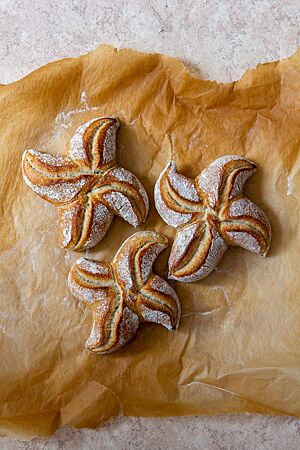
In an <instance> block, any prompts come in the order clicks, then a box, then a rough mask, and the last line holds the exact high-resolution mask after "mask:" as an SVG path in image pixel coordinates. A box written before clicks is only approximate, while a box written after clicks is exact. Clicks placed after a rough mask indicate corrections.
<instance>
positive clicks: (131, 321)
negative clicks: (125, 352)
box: [115, 306, 139, 350]
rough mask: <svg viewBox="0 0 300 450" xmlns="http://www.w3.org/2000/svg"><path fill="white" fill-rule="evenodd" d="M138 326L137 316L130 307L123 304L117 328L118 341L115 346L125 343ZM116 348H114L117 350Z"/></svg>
mask: <svg viewBox="0 0 300 450" xmlns="http://www.w3.org/2000/svg"><path fill="white" fill-rule="evenodd" d="M138 326H139V318H138V316H137V314H136V313H135V312H134V311H132V310H131V309H130V308H128V307H127V306H125V308H124V311H123V317H122V321H121V323H120V328H119V341H118V344H117V348H119V347H122V346H123V345H125V344H127V342H128V341H129V340H130V339H131V338H132V337H133V336H134V335H135V333H136V331H137V329H138ZM117 348H116V349H115V350H117Z"/></svg>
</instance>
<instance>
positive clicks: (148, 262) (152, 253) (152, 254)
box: [141, 243, 166, 283]
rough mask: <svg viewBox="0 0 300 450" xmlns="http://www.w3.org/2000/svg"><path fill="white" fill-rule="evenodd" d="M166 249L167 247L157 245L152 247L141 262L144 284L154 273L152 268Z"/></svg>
mask: <svg viewBox="0 0 300 450" xmlns="http://www.w3.org/2000/svg"><path fill="white" fill-rule="evenodd" d="M165 248H166V246H165V245H163V244H160V243H156V244H155V245H152V246H151V247H150V248H149V249H148V251H147V252H145V253H144V255H143V257H142V260H141V275H142V281H143V283H145V282H146V281H147V279H148V277H149V275H150V273H151V272H152V266H153V263H154V261H155V259H156V258H157V256H158V255H159V254H160V252H161V251H162V250H164V249H165Z"/></svg>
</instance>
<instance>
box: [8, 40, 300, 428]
mask: <svg viewBox="0 0 300 450" xmlns="http://www.w3.org/2000/svg"><path fill="white" fill-rule="evenodd" d="M101 115H116V116H118V117H119V118H120V119H121V121H122V126H121V129H120V133H119V138H118V148H119V150H118V161H119V163H120V164H121V165H122V166H124V167H125V168H127V169H129V170H131V171H133V172H134V173H135V174H136V175H137V176H138V177H139V178H140V179H141V180H142V182H143V183H144V185H145V187H146V189H147V191H148V193H149V196H150V201H151V209H150V214H149V217H148V220H147V222H146V224H145V225H144V227H142V228H144V229H150V230H157V231H159V232H162V233H165V234H166V235H167V236H168V237H169V238H170V239H171V240H172V238H173V237H174V235H175V230H174V229H173V228H171V227H169V226H167V225H166V224H164V222H163V221H162V220H161V218H160V217H159V216H158V214H157V213H156V211H155V208H154V205H153V187H154V183H155V180H156V179H157V177H158V175H159V173H160V172H161V170H162V169H163V168H164V166H165V164H166V163H167V161H168V160H169V158H170V157H171V155H172V156H173V158H175V160H176V161H177V164H178V168H179V170H180V171H181V172H182V173H184V174H185V175H188V176H191V177H194V176H196V175H197V174H198V173H199V172H200V170H202V169H203V168H204V167H206V166H207V165H208V164H209V163H210V162H211V161H213V160H214V159H215V158H216V157H219V156H221V155H224V154H228V153H236V154H239V155H246V156H247V157H248V158H250V159H252V160H253V161H255V162H256V163H257V164H258V167H259V170H258V172H257V174H255V175H254V176H253V177H252V178H251V179H250V180H249V181H248V182H247V186H246V190H245V191H246V194H247V195H248V196H249V197H250V198H251V199H252V200H253V201H255V202H256V203H257V204H258V205H260V206H261V207H262V208H263V209H264V210H265V211H266V213H267V214H268V216H269V218H270V221H271V224H272V230H273V242H272V246H271V250H270V253H269V256H268V257H267V258H266V259H264V258H261V257H259V256H257V255H254V254H251V253H250V252H247V251H245V250H242V249H238V248H230V249H229V250H228V251H227V252H226V254H225V256H224V258H223V259H222V262H221V263H220V264H219V266H218V268H217V270H216V271H215V273H213V274H212V275H211V276H209V277H208V278H206V279H204V280H203V281H200V282H198V283H194V284H182V283H173V285H174V287H175V289H176V290H177V292H178V295H179V297H180V299H181V302H182V308H183V315H182V319H181V324H180V327H179V330H178V331H177V332H175V333H170V332H168V331H166V330H165V329H163V328H162V327H159V326H157V325H142V326H141V327H140V328H139V330H138V333H137V335H136V337H135V338H134V339H133V340H132V341H131V342H130V343H129V344H128V345H127V346H126V347H125V348H124V349H122V350H121V351H118V352H117V353H115V354H111V355H107V356H96V355H92V354H90V353H89V352H87V351H86V350H85V349H84V342H85V340H86V338H87V337H88V335H89V330H90V325H91V317H90V313H89V311H88V310H87V309H85V308H83V307H81V306H80V305H79V304H78V302H77V301H76V300H75V299H74V298H73V297H72V295H71V294H70V292H69V291H68V288H67V284H66V279H67V275H68V271H69V268H70V267H71V265H72V263H73V262H74V261H75V259H76V258H78V257H79V256H81V254H78V253H67V252H66V251H64V250H61V249H60V248H59V247H58V245H57V243H56V233H57V223H56V213H57V210H56V207H55V206H52V205H50V204H47V203H46V202H45V201H43V200H42V199H40V198H39V197H38V196H36V195H35V194H33V192H32V191H30V189H28V187H27V186H26V185H25V183H24V182H23V180H22V176H21V164H20V163H21V155H22V152H23V150H24V149H25V148H38V149H40V150H44V151H48V152H52V153H63V152H64V149H65V148H66V145H67V143H68V140H69V139H70V137H71V135H72V133H73V132H74V130H75V128H76V127H77V126H78V125H79V124H81V123H83V122H85V121H87V120H89V119H90V118H92V117H96V116H101ZM299 145H300V51H298V52H297V53H296V54H295V55H294V56H292V57H291V58H289V59H286V60H283V61H279V62H275V63H272V64H264V65H259V66H258V67H257V68H256V69H255V70H251V71H248V72H247V73H246V74H245V75H244V76H243V77H242V79H241V80H239V81H237V82H235V83H229V84H218V83H215V82H211V81H203V80H201V79H197V78H193V77H192V76H191V75H190V74H189V73H188V72H187V70H186V69H185V67H184V66H183V64H182V63H181V62H179V61H177V60H175V59H172V58H169V57H166V56H162V55H147V54H143V53H138V52H135V51H132V50H121V51H118V50H116V49H114V48H112V47H108V46H101V47H99V48H97V49H96V50H95V51H94V52H92V53H90V54H88V55H85V56H82V57H80V58H77V59H66V60H63V61H59V62H56V63H53V64H50V65H47V66H46V67H43V68H41V69H39V70H37V71H36V72H34V73H32V74H31V75H29V76H28V77H26V78H24V79H22V80H20V81H18V82H16V83H13V84H10V85H7V86H1V87H0V170H1V176H0V207H1V216H0V217H1V219H0V227H1V231H0V237H1V239H0V246H1V256H0V302H1V310H0V332H1V341H0V342H1V344H0V345H1V368H0V377H1V384H0V406H1V416H0V433H2V434H8V435H11V436H33V435H38V434H49V433H53V432H54V431H55V429H56V428H57V427H60V426H64V425H71V426H75V427H96V426H99V425H100V424H102V423H103V422H104V421H106V420H107V419H109V418H110V417H112V416H114V415H118V414H121V415H126V416H127V415H133V416H164V415H193V414H214V413H221V412H226V413H234V412H243V411H248V412H257V413H264V414H291V415H296V416H299V417H300V298H299V249H300V248H299V243H300V232H299V205H300V203H299V200H300V172H299V169H300V158H299ZM134 231H135V230H134V229H133V228H132V227H131V226H129V225H127V224H125V222H124V221H122V220H121V219H118V218H116V217H115V219H114V221H113V223H112V225H111V227H110V229H109V232H108V233H107V236H106V237H105V239H104V240H103V241H102V242H101V243H100V244H99V245H98V246H97V247H95V248H94V249H93V250H91V251H89V252H88V254H89V256H91V257H95V258H99V259H102V260H106V261H111V259H112V257H113V255H114V254H115V252H116V250H117V249H118V247H119V246H120V244H121V243H122V242H123V241H124V239H125V238H127V237H128V236H129V235H130V234H132V233H133V232H134ZM167 257H168V252H164V254H163V255H162V256H161V257H160V258H159V260H158V262H157V264H156V268H155V270H156V271H157V272H158V273H159V274H160V275H162V276H166V262H167Z"/></svg>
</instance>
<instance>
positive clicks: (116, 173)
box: [109, 166, 149, 218]
mask: <svg viewBox="0 0 300 450" xmlns="http://www.w3.org/2000/svg"><path fill="white" fill-rule="evenodd" d="M109 175H110V176H113V177H114V178H116V179H117V180H119V181H123V182H125V183H129V184H131V185H132V186H133V187H135V188H137V189H138V192H139V194H140V195H141V196H142V199H143V202H144V206H145V209H146V213H145V218H146V217H147V214H148V211H149V199H148V195H147V192H146V190H145V188H144V186H143V185H142V183H141V182H140V181H139V179H138V178H137V177H136V176H135V175H134V174H133V173H131V172H129V170H126V169H124V168H123V167H120V166H116V167H114V168H113V169H112V170H110V171H109Z"/></svg>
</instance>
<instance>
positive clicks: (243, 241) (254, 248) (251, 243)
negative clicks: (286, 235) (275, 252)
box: [227, 231, 261, 254]
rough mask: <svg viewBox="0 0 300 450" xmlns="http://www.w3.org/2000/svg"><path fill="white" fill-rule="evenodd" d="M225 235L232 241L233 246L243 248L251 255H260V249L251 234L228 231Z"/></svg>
mask: <svg viewBox="0 0 300 450" xmlns="http://www.w3.org/2000/svg"><path fill="white" fill-rule="evenodd" d="M227 234H228V235H229V236H230V238H231V239H232V240H233V242H234V245H236V246H238V247H242V248H245V249H246V250H249V251H250V252H253V253H258V254H259V253H260V251H261V247H260V245H259V242H258V241H257V240H256V239H255V237H254V236H252V235H251V234H249V233H245V232H243V231H228V233H227Z"/></svg>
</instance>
